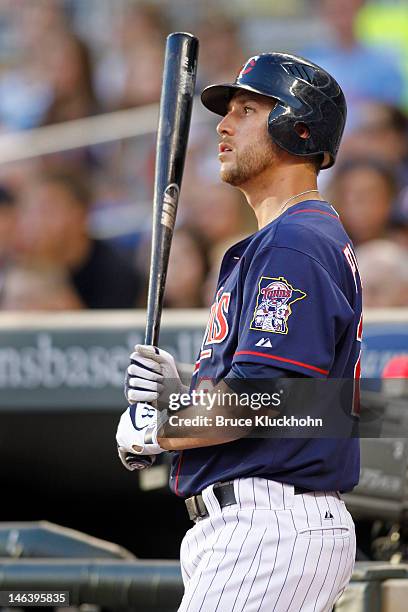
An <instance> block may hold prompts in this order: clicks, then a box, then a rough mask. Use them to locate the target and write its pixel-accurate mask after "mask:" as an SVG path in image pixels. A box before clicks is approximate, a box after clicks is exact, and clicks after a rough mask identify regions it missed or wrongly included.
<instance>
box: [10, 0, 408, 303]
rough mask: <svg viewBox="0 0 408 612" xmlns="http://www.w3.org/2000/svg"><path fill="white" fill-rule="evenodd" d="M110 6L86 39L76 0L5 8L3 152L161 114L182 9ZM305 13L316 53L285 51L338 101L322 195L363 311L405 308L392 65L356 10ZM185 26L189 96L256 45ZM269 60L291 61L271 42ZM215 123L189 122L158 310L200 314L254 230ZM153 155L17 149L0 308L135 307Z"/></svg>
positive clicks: (138, 141) (150, 144) (401, 168)
mask: <svg viewBox="0 0 408 612" xmlns="http://www.w3.org/2000/svg"><path fill="white" fill-rule="evenodd" d="M110 1H111V2H112V3H113V4H115V6H116V9H117V10H116V11H115V12H114V13H112V15H113V17H112V18H111V19H109V20H105V22H104V24H103V28H102V26H101V25H100V24H97V26H96V28H93V29H90V31H89V32H88V31H87V29H86V28H84V27H82V28H81V27H79V25H81V23H82V22H81V19H80V17H81V15H82V13H81V11H80V7H81V3H78V2H75V1H74V0H36V1H35V2H34V1H33V0H10V1H9V0H1V2H0V32H1V33H2V35H3V46H2V48H1V49H0V142H1V135H2V134H11V133H15V132H22V131H24V130H30V129H33V128H41V127H45V126H52V125H55V124H60V123H62V122H66V121H75V120H78V119H84V118H87V117H92V116H95V115H101V114H104V113H111V112H115V111H121V110H126V109H133V108H137V107H143V106H144V105H148V104H151V103H156V102H158V100H159V97H160V89H161V79H162V67H163V54H164V44H165V39H166V35H167V34H168V33H169V32H171V31H176V30H179V29H181V28H180V26H179V23H178V21H177V11H175V10H174V5H172V10H171V11H170V10H167V3H165V2H154V1H150V2H141V1H132V0H120V1H119V0H117V2H115V0H110ZM106 2H109V0H105V5H106ZM83 4H84V3H83ZM169 4H170V3H169ZM308 4H310V10H311V11H314V12H311V16H310V19H311V20H312V19H314V16H316V15H318V16H319V19H320V20H321V24H322V36H321V42H320V43H319V44H317V43H316V44H313V45H311V44H310V41H309V42H308V43H307V44H306V40H305V41H303V40H298V45H297V47H296V48H290V49H287V50H288V51H294V52H297V53H300V54H304V55H305V56H306V57H308V58H309V59H311V60H313V61H316V62H317V63H320V64H321V65H322V66H323V67H325V68H327V69H328V70H329V71H330V72H332V73H333V75H334V76H335V77H336V78H337V79H338V80H339V82H340V83H341V85H342V86H343V88H344V90H345V93H346V97H347V100H348V104H349V122H348V128H347V131H346V134H345V137H344V141H343V145H342V148H341V152H340V155H339V158H338V163H337V164H336V166H335V168H334V169H333V170H330V171H325V172H323V173H321V175H320V188H321V191H322V193H323V194H324V195H326V196H327V199H328V200H329V201H330V202H331V203H332V204H333V205H334V207H335V208H336V210H337V211H338V212H339V213H340V216H341V218H342V221H343V224H344V225H345V227H346V229H347V231H348V232H349V234H350V236H351V238H352V240H353V241H354V244H355V246H356V250H357V257H358V260H359V265H360V270H361V274H362V279H363V284H364V291H365V296H364V303H365V306H366V307H394V306H395V307H397V306H407V305H408V116H407V112H406V111H407V109H406V108H405V106H404V104H405V103H404V99H405V98H404V92H405V91H406V90H407V83H406V76H405V73H404V66H403V62H402V61H399V60H400V59H401V58H400V56H399V55H398V54H397V53H395V52H393V50H392V48H390V47H385V46H384V45H381V44H379V43H378V42H377V43H376V44H370V45H369V44H368V43H367V42H363V41H362V40H361V39H360V38H359V37H358V34H357V28H356V27H355V26H356V20H357V19H358V16H359V14H360V12H361V10H362V9H363V8H364V6H365V4H366V3H365V2H364V0H342V2H339V1H338V0H310V2H309V3H308ZM82 7H83V5H82ZM119 9H120V10H119ZM191 19H193V18H191ZM194 19H195V21H194V20H193V21H192V23H191V27H190V30H191V31H193V32H194V33H195V34H196V35H197V36H198V37H199V39H200V58H199V73H198V85H197V91H200V90H201V88H202V87H203V86H205V85H207V84H208V83H210V82H217V81H224V80H226V81H229V80H231V78H232V77H233V75H235V74H236V72H237V71H238V70H239V68H240V66H241V65H242V64H243V62H244V61H245V59H246V58H247V57H248V56H250V55H251V54H252V53H254V52H256V51H257V50H258V49H257V41H256V40H252V41H251V40H248V36H247V34H245V32H247V29H246V28H245V18H244V17H242V18H240V19H238V18H237V16H236V15H233V14H232V13H228V12H223V13H221V12H220V10H219V9H217V10H215V9H211V10H210V9H209V10H208V12H203V11H201V13H200V14H199V15H198V16H197V15H196V16H195V17H194ZM265 19H266V18H265ZM107 21H108V23H107ZM78 24H79V25H78ZM82 25H83V23H82ZM183 25H184V22H183ZM98 28H101V31H100V32H98V31H97V30H98ZM102 29H103V33H102ZM323 34H324V35H323ZM4 41H6V42H7V41H8V42H7V44H6V43H4ZM262 50H267V49H262ZM270 50H286V49H282V48H280V49H275V48H274V44H273V41H271V48H270ZM108 120H109V119H107V121H108ZM216 123H217V121H216V118H215V117H214V118H213V117H208V119H207V121H204V122H203V121H193V125H192V129H191V135H190V141H189V151H188V155H187V160H186V168H185V174H184V179H183V187H182V196H181V201H180V205H179V214H178V221H177V229H176V232H175V236H174V241H173V248H172V252H171V260H170V267H169V272H168V280H167V287H166V306H167V307H169V308H195V307H204V306H207V305H208V304H210V303H211V302H212V299H213V294H214V288H215V282H216V277H217V272H218V267H219V263H220V258H221V256H222V254H223V253H224V252H225V250H226V248H227V247H228V246H230V245H231V244H233V243H235V242H237V241H238V240H240V239H241V238H242V237H243V236H245V235H248V234H250V233H252V232H254V231H256V224H255V220H254V218H253V216H252V213H251V211H250V210H249V208H248V207H247V206H246V205H245V202H244V201H243V200H242V197H241V196H240V194H239V192H238V191H237V190H235V189H233V188H231V187H229V186H227V185H223V184H221V183H220V181H219V178H218V160H217V138H216V133H215V126H216ZM154 159H155V134H154V131H152V132H151V133H149V134H147V135H146V134H145V135H143V136H139V137H135V138H128V139H122V140H117V141H113V142H109V143H106V144H99V145H89V146H87V147H81V148H77V149H69V148H68V147H65V146H64V143H61V150H60V151H59V152H57V153H53V154H49V155H43V156H41V157H38V156H37V157H30V156H29V153H28V154H27V159H23V160H21V159H19V160H18V161H10V162H7V163H4V164H2V165H0V309H3V310H64V309H84V308H132V307H144V306H145V304H146V292H147V279H148V266H149V256H150V253H149V249H150V239H151V236H150V223H151V202H152V197H153V193H152V191H153V177H154Z"/></svg>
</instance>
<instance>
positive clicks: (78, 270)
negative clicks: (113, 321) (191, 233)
mask: <svg viewBox="0 0 408 612" xmlns="http://www.w3.org/2000/svg"><path fill="white" fill-rule="evenodd" d="M90 203H91V193H90V191H89V186H88V184H87V183H86V182H84V181H83V180H81V179H80V178H79V177H78V176H76V175H70V174H67V173H62V172H60V173H58V172H48V173H45V174H43V175H41V176H39V177H37V179H36V181H35V182H34V183H33V184H32V185H31V186H30V188H28V189H27V190H26V192H25V194H24V196H23V197H22V200H21V203H20V205H19V228H18V252H19V255H20V259H21V260H22V262H25V263H27V262H29V263H30V264H35V265H38V266H57V267H60V268H62V269H63V270H65V271H66V272H67V275H68V276H69V278H70V281H71V283H72V286H73V288H74V289H75V290H76V292H77V294H78V296H79V298H80V300H81V301H82V302H83V303H84V305H85V306H86V307H88V308H130V307H132V306H135V305H136V303H137V299H138V297H139V296H140V294H141V291H142V289H143V287H142V282H141V280H140V278H139V277H138V276H137V274H136V273H135V271H134V270H133V269H132V268H131V266H130V264H128V263H127V262H126V261H124V260H122V258H121V257H119V255H118V254H117V253H116V252H115V251H114V250H113V249H112V248H111V247H110V246H109V245H108V244H106V243H105V242H103V241H99V240H94V239H92V238H91V237H90V235H89V231H88V226H87V218H88V208H89V205H90Z"/></svg>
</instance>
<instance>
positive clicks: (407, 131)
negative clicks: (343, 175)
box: [341, 103, 408, 188]
mask: <svg viewBox="0 0 408 612" xmlns="http://www.w3.org/2000/svg"><path fill="white" fill-rule="evenodd" d="M341 156H342V158H350V157H375V158H377V159H379V160H383V161H384V162H385V163H387V164H389V165H392V166H393V169H394V171H395V174H396V178H397V182H398V188H401V187H404V186H405V185H408V117H407V115H406V114H405V113H404V112H403V111H402V110H400V109H398V108H396V107H395V106H390V105H387V104H378V103H366V104H363V105H362V106H361V108H360V109H359V111H358V114H357V117H356V125H355V128H354V130H353V131H352V132H351V133H350V134H348V135H347V136H346V138H345V140H344V142H343V144H342V147H341Z"/></svg>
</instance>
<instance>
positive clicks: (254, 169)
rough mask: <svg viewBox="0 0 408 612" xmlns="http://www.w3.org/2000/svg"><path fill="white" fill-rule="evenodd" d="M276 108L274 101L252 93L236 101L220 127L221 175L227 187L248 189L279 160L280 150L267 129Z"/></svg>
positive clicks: (218, 129)
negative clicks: (247, 184) (245, 186)
mask: <svg viewBox="0 0 408 612" xmlns="http://www.w3.org/2000/svg"><path fill="white" fill-rule="evenodd" d="M274 105H275V102H274V101H273V100H271V99H270V98H267V97H265V96H260V95H258V94H252V93H250V92H248V93H247V92H239V93H238V94H236V95H235V96H234V97H233V98H232V100H231V102H230V104H229V110H228V113H227V114H226V115H225V117H224V118H223V119H222V121H221V122H220V123H219V124H218V126H217V132H218V135H219V136H220V138H221V142H220V145H219V154H218V158H219V160H220V162H221V169H220V175H221V179H222V180H223V181H225V182H226V183H230V184H231V185H235V186H240V185H244V184H245V183H247V182H248V181H250V180H253V179H254V178H256V177H257V176H259V175H261V174H262V173H263V172H264V170H266V169H267V168H268V167H270V166H271V164H273V162H274V161H275V160H276V157H277V147H276V146H275V145H274V144H273V142H272V140H271V138H270V136H269V134H268V129H267V122H268V115H269V113H270V112H271V110H272V108H273V106H274Z"/></svg>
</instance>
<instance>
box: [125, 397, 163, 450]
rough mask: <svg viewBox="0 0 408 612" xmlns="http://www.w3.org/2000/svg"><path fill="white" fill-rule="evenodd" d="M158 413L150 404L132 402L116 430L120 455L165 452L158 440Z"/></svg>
mask: <svg viewBox="0 0 408 612" xmlns="http://www.w3.org/2000/svg"><path fill="white" fill-rule="evenodd" d="M157 416H158V413H157V410H156V408H153V407H152V406H149V404H142V403H138V404H132V405H131V406H129V407H128V409H127V410H125V412H124V413H123V414H122V416H121V417H120V421H119V425H118V429H117V432H116V442H117V444H118V452H119V457H120V459H121V460H122V456H123V454H126V453H132V454H136V455H158V454H160V453H163V452H164V449H162V448H161V447H160V445H159V444H158V442H157V431H158V426H159V425H158V419H157Z"/></svg>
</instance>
